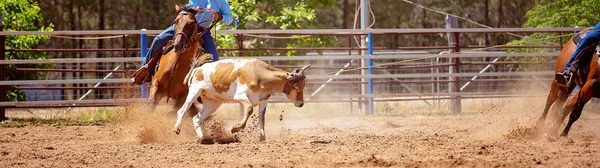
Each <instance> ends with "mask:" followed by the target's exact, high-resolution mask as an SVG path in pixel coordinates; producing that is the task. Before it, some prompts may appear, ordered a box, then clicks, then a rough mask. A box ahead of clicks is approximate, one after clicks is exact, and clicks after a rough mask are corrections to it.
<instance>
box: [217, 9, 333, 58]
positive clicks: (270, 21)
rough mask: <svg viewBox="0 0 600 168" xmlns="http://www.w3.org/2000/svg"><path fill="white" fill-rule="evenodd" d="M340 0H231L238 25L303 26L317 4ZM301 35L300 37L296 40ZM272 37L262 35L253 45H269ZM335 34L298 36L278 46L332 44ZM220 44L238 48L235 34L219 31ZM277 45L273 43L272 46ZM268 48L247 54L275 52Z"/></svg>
mask: <svg viewBox="0 0 600 168" xmlns="http://www.w3.org/2000/svg"><path fill="white" fill-rule="evenodd" d="M337 1H339V0H326V1H319V0H298V1H295V0H248V1H231V2H230V5H231V9H232V13H233V15H234V17H236V18H237V19H238V24H237V25H236V26H235V29H253V28H261V29H299V28H306V25H307V23H309V22H312V21H314V20H315V17H316V12H315V8H317V7H324V6H329V5H332V4H334V3H335V2H337ZM217 29H225V26H217ZM295 39H298V40H295ZM268 40H270V39H268V38H267V39H261V40H260V41H259V42H257V43H255V44H253V47H265V46H268V45H267V41H268ZM332 40H333V39H332V38H322V37H311V38H309V39H304V38H295V37H292V39H288V40H281V41H285V43H279V41H278V44H279V45H283V46H277V47H288V48H294V47H311V46H319V47H323V46H331V45H333V41H332ZM217 41H218V42H219V43H218V44H219V47H222V48H234V47H236V46H237V44H236V42H237V41H236V39H235V36H233V35H217ZM271 47H273V46H271ZM275 54H276V53H273V52H267V51H246V52H244V55H250V56H264V55H275ZM285 54H286V55H289V56H291V55H295V54H298V53H297V52H287V53H285ZM222 55H223V56H236V55H237V53H234V52H223V54H222Z"/></svg>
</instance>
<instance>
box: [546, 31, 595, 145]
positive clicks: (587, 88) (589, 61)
mask: <svg viewBox="0 0 600 168" xmlns="http://www.w3.org/2000/svg"><path fill="white" fill-rule="evenodd" d="M573 39H574V38H571V39H569V41H567V44H565V46H564V47H563V48H562V50H561V52H560V54H559V55H558V58H557V61H556V69H555V72H556V73H558V72H562V71H563V68H564V67H565V65H566V64H567V61H568V60H569V58H570V57H571V55H572V54H573V52H575V49H576V48H577V45H576V44H575V43H573ZM597 44H598V43H596V44H594V45H590V46H589V47H588V48H586V49H585V51H584V52H582V54H581V55H580V56H579V57H580V58H581V59H580V60H579V62H580V63H581V64H580V68H579V70H578V71H577V73H575V74H573V76H572V78H573V84H571V85H570V86H568V88H567V87H560V86H559V85H558V84H557V83H556V78H554V79H553V80H552V84H551V86H550V94H548V98H547V100H546V107H545V108H544V112H543V113H542V116H541V117H540V118H539V119H538V121H537V126H536V127H538V128H540V127H542V126H543V124H544V120H545V119H546V115H547V114H548V111H549V110H550V106H552V104H554V105H555V106H558V107H562V109H561V110H562V111H559V112H558V115H556V120H555V122H554V126H553V127H552V129H551V130H550V131H551V132H550V133H551V135H555V133H557V131H558V127H559V126H560V125H561V124H562V123H563V121H564V120H565V118H566V117H567V115H569V114H571V115H570V117H569V122H568V123H567V125H566V127H565V129H564V130H563V132H562V133H561V134H560V136H561V137H566V136H567V134H568V133H569V129H571V126H572V125H573V123H574V122H575V121H577V119H579V116H581V110H582V109H583V106H584V105H585V103H587V102H588V101H589V100H590V99H591V98H592V97H596V98H598V97H600V84H599V83H598V81H599V80H600V68H598V64H600V62H598V52H597V51H598V50H597V49H596V46H597ZM594 49H596V50H594ZM594 51H596V52H594ZM575 85H577V86H579V87H580V88H581V90H579V92H577V93H576V94H575V95H574V96H573V98H572V99H571V100H570V101H569V102H568V103H567V104H566V105H565V101H566V100H567V98H568V97H569V95H570V94H571V92H573V90H574V89H575ZM557 99H558V101H557Z"/></svg>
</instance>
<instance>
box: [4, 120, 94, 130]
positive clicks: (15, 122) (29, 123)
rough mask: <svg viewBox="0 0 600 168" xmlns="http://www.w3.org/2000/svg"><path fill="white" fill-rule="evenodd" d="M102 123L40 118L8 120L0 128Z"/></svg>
mask: <svg viewBox="0 0 600 168" xmlns="http://www.w3.org/2000/svg"><path fill="white" fill-rule="evenodd" d="M103 123H104V122H103V121H75V120H66V119H40V118H24V119H16V118H15V119H9V120H6V121H2V122H0V128H11V127H25V126H40V125H58V126H88V125H101V124H103Z"/></svg>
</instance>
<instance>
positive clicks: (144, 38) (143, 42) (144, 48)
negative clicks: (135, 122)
mask: <svg viewBox="0 0 600 168" xmlns="http://www.w3.org/2000/svg"><path fill="white" fill-rule="evenodd" d="M147 31H148V30H146V29H142V33H140V53H141V54H140V56H141V57H142V58H144V59H142V65H144V64H146V61H145V60H146V59H145V58H146V53H147V52H148V35H147ZM142 98H148V84H147V83H144V84H142Z"/></svg>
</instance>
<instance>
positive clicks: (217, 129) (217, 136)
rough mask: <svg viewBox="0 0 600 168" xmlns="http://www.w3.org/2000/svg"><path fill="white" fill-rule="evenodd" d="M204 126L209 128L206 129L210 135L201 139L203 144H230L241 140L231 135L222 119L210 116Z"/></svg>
mask: <svg viewBox="0 0 600 168" xmlns="http://www.w3.org/2000/svg"><path fill="white" fill-rule="evenodd" d="M204 127H205V128H208V129H204V130H205V131H206V133H207V134H206V135H208V136H207V137H205V138H204V139H202V140H199V142H200V143H201V144H230V143H238V142H240V140H239V139H238V138H237V137H235V136H233V135H231V134H230V133H229V131H228V130H225V128H224V127H223V122H222V120H221V119H218V118H213V117H209V118H207V119H206V120H204ZM206 135H205V136H206Z"/></svg>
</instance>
